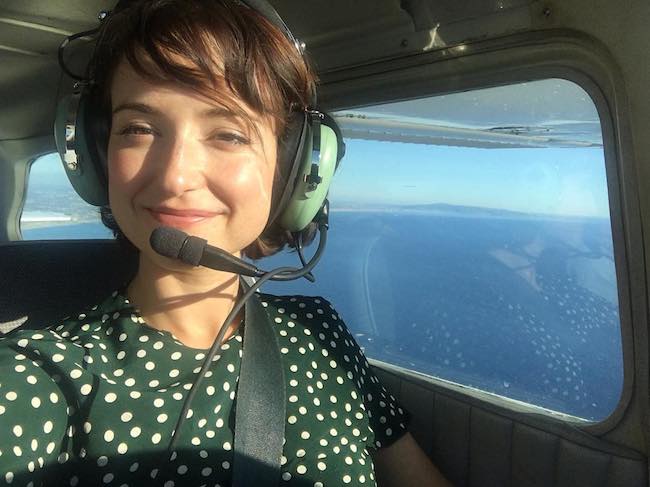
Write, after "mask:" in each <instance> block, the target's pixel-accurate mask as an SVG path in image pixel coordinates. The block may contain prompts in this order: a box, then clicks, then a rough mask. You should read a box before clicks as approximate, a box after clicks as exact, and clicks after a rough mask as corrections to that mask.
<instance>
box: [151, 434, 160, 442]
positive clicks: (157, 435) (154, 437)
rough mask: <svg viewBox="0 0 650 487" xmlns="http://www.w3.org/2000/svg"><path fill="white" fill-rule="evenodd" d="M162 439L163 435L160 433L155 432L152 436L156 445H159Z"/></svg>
mask: <svg viewBox="0 0 650 487" xmlns="http://www.w3.org/2000/svg"><path fill="white" fill-rule="evenodd" d="M160 440H162V435H161V434H160V433H155V434H154V435H153V436H152V437H151V443H153V444H154V445H157V444H158V443H160Z"/></svg>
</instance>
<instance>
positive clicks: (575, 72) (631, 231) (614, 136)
mask: <svg viewBox="0 0 650 487" xmlns="http://www.w3.org/2000/svg"><path fill="white" fill-rule="evenodd" d="M618 73H620V69H619V68H618V66H617V64H616V62H615V60H614V59H613V57H612V55H611V53H610V52H609V51H607V50H606V49H605V48H604V46H603V45H602V44H600V43H599V42H598V41H596V40H595V39H592V38H590V37H588V36H585V35H584V34H581V33H577V32H571V31H566V30H553V31H545V32H534V33H526V34H517V35H512V36H507V37H504V38H501V39H496V40H489V41H479V42H475V43H466V44H463V45H462V46H452V47H449V48H445V49H441V50H439V51H434V52H428V53H424V54H421V55H417V56H409V57H406V58H403V59H398V60H391V61H383V62H378V63H373V64H369V65H366V66H361V67H358V68H354V69H350V70H346V71H340V72H333V73H324V74H323V75H322V79H323V87H322V90H321V102H322V103H323V105H324V106H325V107H326V108H327V109H328V110H332V111H333V110H342V109H350V108H353V107H363V106H368V105H372V104H378V103H389V102H396V101H400V100H406V99H413V98H422V97H427V96H437V95H443V94H449V93H454V92H459V91H467V90H475V89H482V88H489V87H493V86H502V85H509V84H516V83H522V82H528V81H534V80H539V79H547V78H562V79H566V80H568V81H572V82H574V83H576V84H577V85H579V86H580V87H581V88H582V89H583V90H585V92H587V93H588V94H589V96H590V97H591V99H592V101H593V102H594V104H595V106H596V109H597V111H598V115H599V117H600V122H601V128H602V131H603V149H604V156H605V171H606V176H607V189H608V194H609V207H610V221H611V226H612V238H613V246H614V261H615V266H616V278H617V283H618V298H619V317H620V323H621V344H622V353H623V386H622V391H621V396H620V398H619V401H618V404H617V406H616V407H615V409H614V410H613V411H612V412H611V413H610V415H609V416H608V417H606V418H605V419H603V420H602V421H599V422H590V423H589V424H586V425H584V426H582V425H581V426H580V427H581V428H582V429H584V430H585V431H588V432H589V433H591V434H595V435H602V434H605V433H607V432H609V431H611V430H613V429H614V428H615V427H616V426H617V425H618V424H619V423H620V422H621V420H622V419H623V417H624V415H625V413H626V410H627V409H628V407H629V406H630V405H631V404H632V398H633V396H635V395H640V394H643V391H644V389H645V386H646V385H647V384H648V371H646V370H645V369H644V367H643V365H644V364H647V363H648V350H647V346H643V347H639V346H637V347H636V349H635V347H634V343H636V344H637V345H638V344H645V343H646V341H647V340H646V333H645V330H646V329H647V317H646V313H645V310H646V309H647V303H646V296H647V293H646V285H645V277H644V269H645V263H644V254H643V245H642V242H643V240H642V231H641V228H642V227H641V217H640V208H639V202H638V201H639V200H638V187H637V184H636V181H635V179H636V178H635V175H634V167H633V161H634V158H633V145H632V136H631V131H630V128H629V125H628V118H629V114H628V113H627V108H628V106H629V105H628V103H627V95H626V90H625V83H624V80H623V78H622V77H621V76H620V74H618ZM387 93H390V96H386V94H387ZM623 161H625V164H624V163H623ZM632 291H634V292H632ZM641 397H643V396H641ZM484 399H486V400H488V395H487V394H486V395H485V396H484ZM632 415H633V416H632V419H631V424H626V425H625V427H626V428H638V430H639V431H641V430H642V429H643V423H642V417H641V416H642V411H639V410H638V409H637V410H635V411H634V412H632ZM629 419H630V418H627V417H626V423H627V422H628V421H627V420H629ZM635 446H636V445H635ZM638 448H639V449H642V448H644V446H643V444H639V445H638Z"/></svg>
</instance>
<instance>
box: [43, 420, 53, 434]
mask: <svg viewBox="0 0 650 487" xmlns="http://www.w3.org/2000/svg"><path fill="white" fill-rule="evenodd" d="M52 428H54V423H52V421H46V422H45V424H44V425H43V431H44V432H45V433H46V434H49V433H50V432H51V431H52Z"/></svg>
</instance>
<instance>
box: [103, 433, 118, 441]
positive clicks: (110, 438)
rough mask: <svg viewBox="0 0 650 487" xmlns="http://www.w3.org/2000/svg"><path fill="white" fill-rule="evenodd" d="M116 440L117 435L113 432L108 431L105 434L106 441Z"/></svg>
mask: <svg viewBox="0 0 650 487" xmlns="http://www.w3.org/2000/svg"><path fill="white" fill-rule="evenodd" d="M114 438H115V433H113V431H112V430H106V431H105V432H104V441H106V442H111V441H113V439H114Z"/></svg>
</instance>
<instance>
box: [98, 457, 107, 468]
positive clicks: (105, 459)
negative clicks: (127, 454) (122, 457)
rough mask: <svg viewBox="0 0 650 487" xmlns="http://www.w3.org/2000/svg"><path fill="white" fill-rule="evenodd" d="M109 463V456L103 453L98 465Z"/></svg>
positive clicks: (103, 465)
mask: <svg viewBox="0 0 650 487" xmlns="http://www.w3.org/2000/svg"><path fill="white" fill-rule="evenodd" d="M107 464H108V457H107V456H105V455H102V456H101V457H99V458H98V459H97V466H98V467H105V466H106V465H107Z"/></svg>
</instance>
